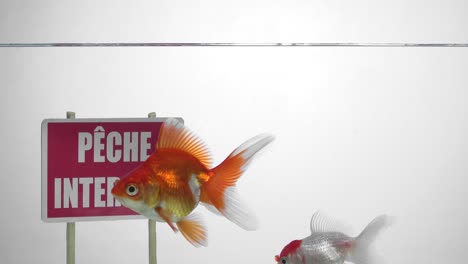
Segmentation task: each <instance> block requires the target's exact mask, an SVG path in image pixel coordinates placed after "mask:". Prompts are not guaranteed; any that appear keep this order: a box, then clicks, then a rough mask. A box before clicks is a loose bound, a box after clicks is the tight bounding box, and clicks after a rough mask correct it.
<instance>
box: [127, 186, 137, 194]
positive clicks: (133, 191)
mask: <svg viewBox="0 0 468 264" xmlns="http://www.w3.org/2000/svg"><path fill="white" fill-rule="evenodd" d="M137 193H138V187H136V185H133V184H130V185H128V186H127V194H128V195H130V196H135V195H136V194H137Z"/></svg>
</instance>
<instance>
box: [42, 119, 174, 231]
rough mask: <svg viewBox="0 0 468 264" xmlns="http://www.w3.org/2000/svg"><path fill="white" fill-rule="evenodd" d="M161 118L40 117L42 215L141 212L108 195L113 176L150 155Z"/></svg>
mask: <svg viewBox="0 0 468 264" xmlns="http://www.w3.org/2000/svg"><path fill="white" fill-rule="evenodd" d="M164 120H165V118H136V119H46V120H44V121H43V122H42V220H43V221H46V222H76V221H90V220H109V219H130V218H142V216H140V215H138V214H137V213H135V212H133V211H131V210H130V209H127V208H125V207H123V206H122V205H121V204H120V203H119V202H118V201H117V200H116V199H115V198H114V197H113V196H112V194H111V190H112V187H113V184H114V182H115V181H116V180H118V179H120V178H122V177H124V176H126V175H127V174H128V173H129V172H130V171H132V170H133V169H135V168H136V167H138V166H139V165H140V164H141V163H142V162H144V161H145V160H146V158H147V157H148V156H149V155H151V153H153V151H154V147H155V145H156V140H157V138H158V134H159V130H160V128H161V125H162V123H163V122H164Z"/></svg>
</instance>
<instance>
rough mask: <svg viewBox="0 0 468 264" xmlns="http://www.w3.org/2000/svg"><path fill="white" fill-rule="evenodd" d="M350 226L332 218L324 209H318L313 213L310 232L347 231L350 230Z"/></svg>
mask: <svg viewBox="0 0 468 264" xmlns="http://www.w3.org/2000/svg"><path fill="white" fill-rule="evenodd" d="M348 229H349V227H347V226H346V225H344V224H342V223H340V222H338V221H336V220H335V219H331V218H330V217H328V216H327V215H326V214H324V213H323V212H322V211H317V212H315V213H314V214H313V215H312V219H310V232H311V233H316V232H345V231H348Z"/></svg>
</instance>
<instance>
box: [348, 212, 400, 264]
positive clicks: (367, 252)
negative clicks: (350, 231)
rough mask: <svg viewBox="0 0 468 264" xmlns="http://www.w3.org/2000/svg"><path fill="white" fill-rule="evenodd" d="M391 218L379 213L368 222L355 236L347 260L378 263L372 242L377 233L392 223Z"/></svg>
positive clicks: (358, 263)
mask: <svg viewBox="0 0 468 264" xmlns="http://www.w3.org/2000/svg"><path fill="white" fill-rule="evenodd" d="M392 222H393V221H392V218H391V217H389V216H387V215H380V216H378V217H376V218H375V219H374V220H372V222H370V223H369V224H368V225H367V226H366V228H364V230H363V231H362V232H361V234H359V236H358V237H356V241H355V243H354V246H353V247H352V249H351V251H350V254H349V261H351V262H353V263H355V264H380V263H382V261H380V259H379V258H378V257H377V254H376V252H375V249H374V248H373V246H372V244H373V242H374V240H375V239H376V237H377V235H378V234H379V233H380V232H381V231H382V230H384V229H385V228H386V227H388V226H389V225H390V224H391V223H392Z"/></svg>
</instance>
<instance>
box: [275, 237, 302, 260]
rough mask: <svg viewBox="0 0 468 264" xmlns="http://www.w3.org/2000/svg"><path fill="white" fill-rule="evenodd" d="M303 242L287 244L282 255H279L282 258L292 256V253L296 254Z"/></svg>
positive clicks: (296, 241)
mask: <svg viewBox="0 0 468 264" xmlns="http://www.w3.org/2000/svg"><path fill="white" fill-rule="evenodd" d="M301 244H302V240H293V241H291V242H290V243H289V244H287V245H286V246H285V247H284V248H283V250H282V251H281V254H280V255H279V257H280V258H282V257H286V256H288V255H290V254H291V253H294V252H296V250H297V249H298V248H299V247H300V246H301Z"/></svg>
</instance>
